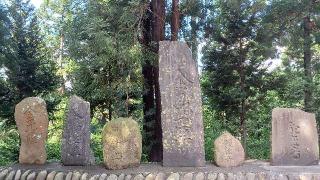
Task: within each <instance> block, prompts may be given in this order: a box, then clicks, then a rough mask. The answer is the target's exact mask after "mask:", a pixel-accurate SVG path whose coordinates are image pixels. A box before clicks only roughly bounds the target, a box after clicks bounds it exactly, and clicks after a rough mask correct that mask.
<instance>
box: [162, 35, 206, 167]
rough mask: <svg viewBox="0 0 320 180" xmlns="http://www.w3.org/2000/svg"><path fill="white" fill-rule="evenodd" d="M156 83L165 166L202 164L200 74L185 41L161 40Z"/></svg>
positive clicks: (203, 159)
mask: <svg viewBox="0 0 320 180" xmlns="http://www.w3.org/2000/svg"><path fill="white" fill-rule="evenodd" d="M159 85H160V92H161V124H162V134H163V165H164V166H185V167H188V166H189V167H197V166H204V164H205V158H204V157H205V155H204V137H203V122H202V111H201V104H202V103H201V95H200V93H201V92H200V84H199V75H198V70H197V66H196V63H195V61H194V60H193V59H192V54H191V51H190V49H189V48H188V46H187V44H186V43H183V42H177V41H162V42H160V47H159Z"/></svg>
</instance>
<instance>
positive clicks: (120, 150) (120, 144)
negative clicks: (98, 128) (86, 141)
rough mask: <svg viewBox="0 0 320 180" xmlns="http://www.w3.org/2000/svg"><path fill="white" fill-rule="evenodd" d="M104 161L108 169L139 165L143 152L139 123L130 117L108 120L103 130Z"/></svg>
mask: <svg viewBox="0 0 320 180" xmlns="http://www.w3.org/2000/svg"><path fill="white" fill-rule="evenodd" d="M102 143H103V161H104V164H105V166H106V167H107V168H108V169H124V168H128V167H132V166H138V165H139V164H140V160H141V153H142V136H141V133H140V128H139V125H138V123H137V122H136V121H134V120H132V119H130V118H119V119H115V120H112V121H110V122H108V123H107V124H106V125H105V127H104V128H103V132H102Z"/></svg>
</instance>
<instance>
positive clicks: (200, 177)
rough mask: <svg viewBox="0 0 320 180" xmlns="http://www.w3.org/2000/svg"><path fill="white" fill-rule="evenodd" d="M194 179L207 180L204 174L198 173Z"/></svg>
mask: <svg viewBox="0 0 320 180" xmlns="http://www.w3.org/2000/svg"><path fill="white" fill-rule="evenodd" d="M194 179H195V180H204V179H205V177H204V173H203V172H199V173H197V174H196V176H195V178H194Z"/></svg>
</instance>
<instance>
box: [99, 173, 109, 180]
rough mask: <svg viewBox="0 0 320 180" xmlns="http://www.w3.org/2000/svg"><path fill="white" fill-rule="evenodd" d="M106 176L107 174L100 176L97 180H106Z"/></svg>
mask: <svg viewBox="0 0 320 180" xmlns="http://www.w3.org/2000/svg"><path fill="white" fill-rule="evenodd" d="M107 177H108V175H107V174H101V176H100V177H99V180H105V179H107Z"/></svg>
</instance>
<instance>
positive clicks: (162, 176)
mask: <svg viewBox="0 0 320 180" xmlns="http://www.w3.org/2000/svg"><path fill="white" fill-rule="evenodd" d="M165 179H166V175H165V174H164V173H158V174H157V176H156V179H155V180H165Z"/></svg>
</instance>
